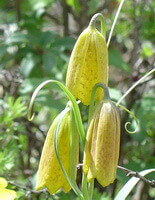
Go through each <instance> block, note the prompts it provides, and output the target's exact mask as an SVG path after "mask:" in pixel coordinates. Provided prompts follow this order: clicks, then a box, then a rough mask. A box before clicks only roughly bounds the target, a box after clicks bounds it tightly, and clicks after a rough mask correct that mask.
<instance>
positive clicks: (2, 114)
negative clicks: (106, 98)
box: [0, 0, 155, 200]
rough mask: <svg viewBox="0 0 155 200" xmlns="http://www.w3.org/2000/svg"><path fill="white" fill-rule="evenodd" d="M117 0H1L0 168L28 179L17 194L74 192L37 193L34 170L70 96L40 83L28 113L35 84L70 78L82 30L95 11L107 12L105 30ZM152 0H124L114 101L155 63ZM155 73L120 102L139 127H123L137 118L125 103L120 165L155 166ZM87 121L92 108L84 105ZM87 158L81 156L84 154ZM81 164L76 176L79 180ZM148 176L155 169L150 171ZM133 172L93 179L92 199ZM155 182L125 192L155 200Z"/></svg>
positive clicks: (103, 197)
mask: <svg viewBox="0 0 155 200" xmlns="http://www.w3.org/2000/svg"><path fill="white" fill-rule="evenodd" d="M119 2H120V1H118V0H107V1H106V0H105V1H104V0H103V1H99V0H89V1H85V0H83V1H82V0H5V1H4V0H2V1H0V176H2V177H5V178H6V179H7V180H9V181H12V182H14V183H15V184H17V185H20V186H24V187H26V189H25V188H23V189H22V188H19V187H17V186H15V185H12V184H9V188H12V189H14V190H16V191H17V195H18V197H17V199H18V200H20V199H22V200H25V199H26V200H27V199H32V200H36V199H38V200H44V199H49V200H50V199H62V200H65V199H66V200H72V199H76V197H75V196H74V194H73V193H72V192H70V193H68V194H64V193H62V192H58V193H57V194H56V195H53V196H52V195H49V194H48V193H47V192H44V193H34V192H33V191H32V192H31V190H33V189H34V186H35V177H36V171H37V167H38V163H39V159H40V155H41V151H42V147H43V143H44V140H45V137H46V133H47V131H48V128H49V126H50V124H51V122H52V120H53V119H54V117H55V116H56V115H57V114H58V113H59V112H60V111H61V110H62V109H63V108H64V107H65V104H66V102H67V99H66V97H65V95H64V94H63V93H62V91H60V90H59V89H58V88H57V87H56V86H52V85H51V86H49V87H46V88H45V89H43V90H42V91H41V92H40V93H39V95H38V97H37V99H36V103H35V106H34V110H35V113H36V117H35V119H34V120H33V121H32V122H29V121H28V120H27V116H26V113H27V108H28V104H29V101H30V98H31V95H32V92H33V91H34V89H35V88H36V87H37V86H38V85H39V83H41V82H42V81H44V80H47V79H56V80H59V81H61V82H62V83H65V76H66V70H67V65H68V61H69V57H70V54H71V51H72V49H73V46H74V44H75V41H76V39H77V37H78V36H79V34H80V33H81V32H82V30H84V28H86V27H87V25H88V23H89V20H90V18H91V17H92V16H93V14H95V13H97V12H101V13H102V14H103V15H104V19H105V24H106V30H107V38H108V34H109V31H110V28H111V25H112V22H113V19H114V16H115V13H116V11H117V8H118V5H119ZM154 10H155V1H153V0H149V1H148V0H141V1H138V0H131V1H125V3H124V6H123V9H122V10H121V13H120V15H119V19H118V22H117V25H116V27H115V30H114V33H113V37H112V40H111V44H110V47H109V64H110V72H109V87H110V94H111V97H112V99H113V100H114V101H117V100H118V99H119V98H120V97H121V95H122V94H123V93H124V92H125V91H126V90H127V89H128V88H129V87H130V86H131V85H132V84H134V83H135V82H136V81H137V80H138V79H140V78H141V77H142V76H143V75H144V74H145V73H146V72H148V71H150V70H151V69H152V68H153V65H154V57H153V56H154V55H153V54H154V52H155V48H154V46H153V42H155V17H154V16H155V12H154ZM154 86H155V81H154V80H153V75H151V76H149V77H148V78H147V79H145V81H144V82H143V83H142V84H140V85H139V86H138V87H137V88H135V89H134V90H133V91H132V92H131V93H130V94H129V95H128V96H127V98H126V99H125V101H124V102H123V104H124V105H125V106H126V107H127V108H128V109H130V110H131V111H132V112H133V113H134V114H135V115H136V117H137V118H138V121H139V126H138V132H137V133H136V134H133V135H129V134H128V133H126V131H125V129H124V124H125V122H126V121H128V120H129V121H130V122H131V127H130V129H131V130H133V129H134V128H135V122H134V121H133V120H132V119H131V118H130V117H129V116H128V114H127V113H124V112H123V111H121V114H122V115H121V117H122V128H121V132H122V133H121V153H120V163H119V164H120V165H121V166H124V167H127V168H129V169H132V170H135V171H136V170H137V171H142V170H144V169H149V168H153V167H154V166H155V157H154V154H155V151H154V150H155V146H154V142H155V135H154V133H155V124H154V120H153V114H154V112H155V105H153V100H154V98H155V94H154V91H153V87H154ZM80 108H81V110H82V117H83V120H84V121H85V123H86V120H87V116H86V111H87V108H86V107H84V106H82V105H81V106H80ZM81 162H82V161H81ZM80 173H81V171H80V170H79V172H78V174H79V175H78V180H77V181H78V183H80ZM147 177H148V178H149V179H150V180H151V179H153V178H155V175H154V174H150V175H149V176H147ZM128 179H129V178H128V177H126V175H125V174H124V173H123V172H121V171H119V170H118V173H117V180H116V181H115V182H114V184H112V185H110V186H109V187H107V188H102V187H101V186H100V185H99V184H98V183H95V187H96V189H95V192H94V199H95V200H112V199H114V196H115V195H116V194H117V192H118V191H119V190H120V188H121V187H122V186H123V185H124V184H125V183H126V181H127V180H128ZM153 198H155V190H154V189H152V188H151V187H150V186H148V185H146V184H144V183H143V182H140V183H139V184H138V185H137V187H136V188H135V189H134V190H133V191H132V192H131V194H130V196H129V197H128V200H130V199H131V200H151V199H153Z"/></svg>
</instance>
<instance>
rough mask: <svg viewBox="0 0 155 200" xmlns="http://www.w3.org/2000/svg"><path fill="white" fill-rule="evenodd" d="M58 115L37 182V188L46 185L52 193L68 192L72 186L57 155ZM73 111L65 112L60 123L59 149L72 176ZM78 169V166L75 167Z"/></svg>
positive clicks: (45, 144)
mask: <svg viewBox="0 0 155 200" xmlns="http://www.w3.org/2000/svg"><path fill="white" fill-rule="evenodd" d="M59 116H60V115H58V116H57V117H56V118H55V120H54V121H53V123H52V125H51V127H50V129H49V131H48V134H47V137H46V140H45V143H44V147H43V151H42V155H41V159H40V163H39V169H38V172H37V183H36V190H40V189H42V188H44V187H46V188H47V189H48V191H49V192H50V194H53V193H55V192H56V191H57V190H59V189H63V190H64V192H68V191H69V190H70V189H71V187H70V185H69V183H68V181H67V180H66V178H65V176H64V174H63V172H62V170H61V168H60V166H59V163H58V160H57V157H56V154H55V149H54V131H55V128H56V125H57V122H58V119H59ZM71 120H72V119H71V113H70V111H69V112H68V113H67V114H65V116H64V118H63V120H62V123H61V125H60V131H59V133H58V150H59V155H60V158H61V162H62V164H63V166H64V168H65V170H66V172H67V174H68V176H70V170H71V167H70V166H71V165H70V159H71V151H72V150H71V140H70V136H71V135H70V134H71ZM76 137H77V138H76V155H75V157H76V161H75V162H76V163H75V165H77V163H78V151H79V146H78V145H79V142H78V134H76ZM75 170H76V167H75Z"/></svg>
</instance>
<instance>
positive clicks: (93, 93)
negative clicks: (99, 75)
mask: <svg viewBox="0 0 155 200" xmlns="http://www.w3.org/2000/svg"><path fill="white" fill-rule="evenodd" d="M99 87H101V88H102V89H103V90H104V100H106V99H107V100H110V95H109V90H108V87H107V86H106V85H105V84H104V83H97V84H95V86H94V87H93V89H92V93H91V99H90V106H89V115H88V124H89V122H90V119H91V116H92V113H93V109H94V102H95V94H96V91H97V89H98V88H99Z"/></svg>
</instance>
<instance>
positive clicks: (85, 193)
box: [82, 173, 90, 200]
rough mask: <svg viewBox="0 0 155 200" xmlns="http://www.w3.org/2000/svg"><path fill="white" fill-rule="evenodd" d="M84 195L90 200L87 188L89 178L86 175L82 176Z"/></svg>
mask: <svg viewBox="0 0 155 200" xmlns="http://www.w3.org/2000/svg"><path fill="white" fill-rule="evenodd" d="M82 193H83V196H84V199H85V200H90V199H89V194H88V187H87V177H86V175H85V174H84V173H83V174H82Z"/></svg>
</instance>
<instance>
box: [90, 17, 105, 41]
mask: <svg viewBox="0 0 155 200" xmlns="http://www.w3.org/2000/svg"><path fill="white" fill-rule="evenodd" d="M97 19H99V20H100V23H101V33H102V35H103V36H104V38H106V31H105V23H104V18H103V15H102V14H101V13H96V14H95V15H94V16H93V17H92V18H91V20H90V22H89V27H93V28H95V23H96V20H97Z"/></svg>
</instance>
